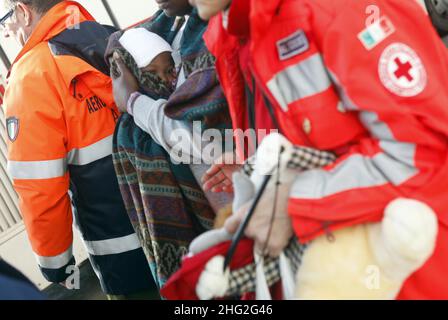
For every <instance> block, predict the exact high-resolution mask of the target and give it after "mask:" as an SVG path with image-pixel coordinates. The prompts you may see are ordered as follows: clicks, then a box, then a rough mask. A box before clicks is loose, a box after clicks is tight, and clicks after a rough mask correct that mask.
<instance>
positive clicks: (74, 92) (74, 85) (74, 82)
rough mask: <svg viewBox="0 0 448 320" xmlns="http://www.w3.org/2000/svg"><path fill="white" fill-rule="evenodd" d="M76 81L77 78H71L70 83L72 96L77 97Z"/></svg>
mask: <svg viewBox="0 0 448 320" xmlns="http://www.w3.org/2000/svg"><path fill="white" fill-rule="evenodd" d="M77 83H78V79H76V78H74V79H73V80H72V85H73V98H75V99H76V98H77V97H76V84H77Z"/></svg>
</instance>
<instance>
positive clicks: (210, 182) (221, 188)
mask: <svg viewBox="0 0 448 320" xmlns="http://www.w3.org/2000/svg"><path fill="white" fill-rule="evenodd" d="M233 158H234V155H233V153H225V154H224V155H222V157H220V158H218V159H217V160H215V164H213V165H212V166H211V167H210V169H209V170H207V172H206V173H205V174H204V176H203V177H202V183H203V185H202V187H203V189H204V191H206V192H207V191H210V190H211V191H212V192H216V193H218V192H227V193H233V183H232V175H233V173H234V172H236V171H238V170H240V169H241V165H237V164H232V163H234V161H233Z"/></svg>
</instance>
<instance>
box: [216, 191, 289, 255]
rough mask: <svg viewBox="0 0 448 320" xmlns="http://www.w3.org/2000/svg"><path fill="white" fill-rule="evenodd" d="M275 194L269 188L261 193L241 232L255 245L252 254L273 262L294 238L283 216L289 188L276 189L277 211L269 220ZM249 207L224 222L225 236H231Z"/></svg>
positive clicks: (286, 217) (286, 214) (244, 206)
mask: <svg viewBox="0 0 448 320" xmlns="http://www.w3.org/2000/svg"><path fill="white" fill-rule="evenodd" d="M275 193H276V192H275V190H274V188H273V187H270V188H267V189H266V190H265V192H264V195H263V196H262V197H261V200H260V202H259V203H258V205H257V209H256V210H255V213H254V215H253V216H252V218H251V220H250V222H249V225H248V226H247V229H246V230H245V236H246V237H248V238H251V239H253V240H254V241H255V250H256V252H258V253H259V254H260V255H263V256H265V255H267V256H270V257H274V258H276V257H278V256H279V255H280V254H281V252H282V251H283V250H284V249H285V248H286V246H287V245H288V243H289V241H290V240H291V238H292V236H293V235H294V231H293V228H292V223H291V219H290V218H289V215H288V212H287V206H288V195H289V186H288V185H286V184H285V185H280V186H279V190H278V199H277V208H276V210H275V215H274V218H273V219H272V210H273V206H274V203H275V199H274V197H275ZM251 204H252V201H249V202H248V203H246V204H245V205H243V206H242V207H241V208H240V209H239V210H238V211H237V212H236V213H234V214H233V215H232V216H231V217H230V218H228V219H227V221H226V223H225V225H224V227H225V229H226V231H227V232H229V233H231V234H234V233H235V232H236V231H237V229H238V227H239V225H240V224H241V223H242V221H243V220H244V218H245V217H246V215H247V213H248V211H249V208H250V206H251ZM271 225H272V229H271ZM270 229H271V231H270ZM269 233H270V234H269Z"/></svg>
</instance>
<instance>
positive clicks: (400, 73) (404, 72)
mask: <svg viewBox="0 0 448 320" xmlns="http://www.w3.org/2000/svg"><path fill="white" fill-rule="evenodd" d="M394 62H395V64H396V65H397V67H398V69H397V71H395V72H394V74H395V76H396V77H397V78H398V79H400V78H403V77H405V78H406V79H408V81H412V80H414V78H413V77H412V76H411V74H410V73H409V72H410V71H411V69H412V68H413V66H412V64H411V63H410V62H409V61H407V62H404V63H403V62H402V61H401V60H400V58H395V60H394Z"/></svg>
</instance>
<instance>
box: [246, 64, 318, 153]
mask: <svg viewBox="0 0 448 320" xmlns="http://www.w3.org/2000/svg"><path fill="white" fill-rule="evenodd" d="M248 64H249V71H250V73H251V74H252V77H253V78H254V80H255V84H258V87H259V88H260V90H261V93H262V95H263V96H264V97H265V99H266V101H268V102H270V106H271V107H272V112H271V111H270V114H271V116H273V117H274V118H273V120H274V119H275V120H274V124H275V123H277V124H278V130H279V132H280V133H282V132H281V131H282V130H281V128H280V123H279V122H278V119H277V117H276V116H275V110H273V108H274V106H275V104H273V103H272V101H271V99H270V96H269V95H268V94H267V92H266V90H265V88H264V86H263V82H262V81H260V78H259V77H258V74H257V73H256V72H255V69H254V67H253V65H252V61H249V63H248ZM266 101H265V104H266ZM266 107H267V108H268V110H269V105H267V106H266ZM285 113H286V112H285ZM297 131H298V132H299V135H300V137H301V138H302V139H303V141H304V142H306V143H307V144H308V145H309V146H312V145H313V144H312V143H311V141H310V139H309V138H308V137H307V136H306V135H305V134H304V133H303V132H302V130H300V129H299V130H297Z"/></svg>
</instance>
